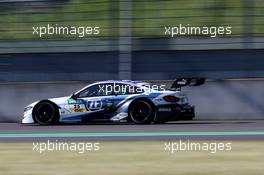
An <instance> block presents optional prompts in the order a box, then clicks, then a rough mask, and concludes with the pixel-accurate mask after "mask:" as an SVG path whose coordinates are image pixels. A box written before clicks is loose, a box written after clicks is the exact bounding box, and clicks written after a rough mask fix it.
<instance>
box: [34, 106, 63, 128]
mask: <svg viewBox="0 0 264 175" xmlns="http://www.w3.org/2000/svg"><path fill="white" fill-rule="evenodd" d="M33 119H34V121H35V122H36V123H38V124H40V125H48V124H56V123H58V122H59V110H58V107H57V106H56V105H54V104H53V103H52V102H50V101H41V102H39V103H38V104H36V106H35V107H34V109H33Z"/></svg>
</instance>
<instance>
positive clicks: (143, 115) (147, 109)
mask: <svg viewBox="0 0 264 175" xmlns="http://www.w3.org/2000/svg"><path fill="white" fill-rule="evenodd" d="M128 111H129V112H128V114H129V120H130V121H131V122H134V123H136V124H149V123H151V122H152V121H153V119H154V117H155V115H156V109H155V107H154V105H153V104H151V102H148V101H147V100H136V101H134V102H132V103H131V105H130V106H129V110H128Z"/></svg>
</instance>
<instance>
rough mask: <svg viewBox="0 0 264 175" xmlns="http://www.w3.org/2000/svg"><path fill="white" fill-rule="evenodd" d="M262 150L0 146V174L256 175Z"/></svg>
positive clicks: (252, 144) (253, 145) (238, 145)
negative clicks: (78, 150)
mask: <svg viewBox="0 0 264 175" xmlns="http://www.w3.org/2000/svg"><path fill="white" fill-rule="evenodd" d="M207 142H208V141H207ZM209 142H211V141H209ZM218 142H219V141H218ZM263 147H264V141H235V142H232V151H230V152H219V153H216V154H211V153H208V152H177V153H174V154H170V153H168V152H165V151H164V142H162V141H156V142H154V141H153V142H152V141H151V142H101V150H100V151H98V152H90V153H85V154H78V153H76V152H63V151H57V152H46V153H43V154H39V153H37V152H33V151H32V143H0V174H5V175H15V174H20V175H23V174H25V175H26V174H27V175H30V174H32V175H37V174H40V175H42V174H43V175H44V174H56V175H60V174H63V175H67V174H68V175H69V174H77V175H79V174H89V175H92V174H110V175H124V174H125V175H134V174H139V175H140V174H142V175H143V174H144V175H148V174H149V175H155V174H160V175H161V174H162V175H166V174H171V175H174V174H184V175H212V174H214V175H218V174H219V175H220V174H221V175H233V174H234V175H235V174H239V175H248V174H250V175H259V174H263V171H264V167H263V162H264V151H263Z"/></svg>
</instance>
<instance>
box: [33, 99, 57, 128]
mask: <svg viewBox="0 0 264 175" xmlns="http://www.w3.org/2000/svg"><path fill="white" fill-rule="evenodd" d="M43 102H48V103H50V104H52V105H54V106H55V107H56V108H57V110H58V115H60V113H59V109H60V108H61V107H60V106H59V105H57V104H56V103H54V102H53V101H51V100H49V99H44V100H40V101H38V102H37V103H36V104H35V105H34V107H33V110H32V119H33V121H34V123H37V122H36V119H35V110H36V107H37V106H38V105H39V104H41V103H43Z"/></svg>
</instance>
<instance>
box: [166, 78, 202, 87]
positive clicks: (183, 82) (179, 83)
mask: <svg viewBox="0 0 264 175" xmlns="http://www.w3.org/2000/svg"><path fill="white" fill-rule="evenodd" d="M205 81H206V79H205V78H177V79H175V80H174V82H173V84H172V86H171V89H177V90H178V89H181V87H183V86H201V85H203V84H204V83H205Z"/></svg>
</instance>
